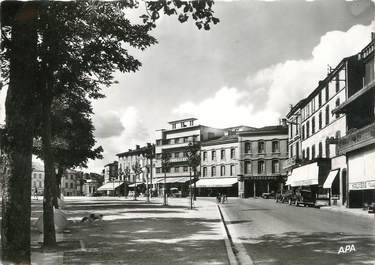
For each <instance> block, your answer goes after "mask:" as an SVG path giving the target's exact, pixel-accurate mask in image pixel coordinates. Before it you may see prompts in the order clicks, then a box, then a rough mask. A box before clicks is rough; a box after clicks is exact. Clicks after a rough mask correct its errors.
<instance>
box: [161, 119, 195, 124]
mask: <svg viewBox="0 0 375 265" xmlns="http://www.w3.org/2000/svg"><path fill="white" fill-rule="evenodd" d="M196 120H197V119H196V118H186V119H181V120H175V121H170V122H168V123H169V124H173V123H177V122H183V121H196Z"/></svg>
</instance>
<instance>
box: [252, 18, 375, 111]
mask: <svg viewBox="0 0 375 265" xmlns="http://www.w3.org/2000/svg"><path fill="white" fill-rule="evenodd" d="M374 26H375V23H374V22H373V23H372V24H371V25H368V26H364V25H356V26H353V27H351V28H350V29H349V30H348V31H346V32H343V31H330V32H327V33H326V34H325V35H323V36H322V37H321V38H320V42H319V44H318V45H317V46H316V47H315V48H314V49H313V50H312V53H311V57H310V58H308V59H306V60H287V61H285V62H282V63H278V64H276V65H272V66H270V67H268V68H265V69H262V70H260V71H258V72H257V73H256V74H255V75H253V76H249V77H248V78H247V83H248V84H249V87H250V88H251V89H252V90H254V91H255V92H256V91H257V90H259V89H260V88H261V89H262V92H265V94H264V95H263V99H264V101H263V100H262V101H263V102H264V104H263V106H262V107H263V108H264V109H268V110H272V111H275V112H278V113H280V114H281V113H285V112H287V110H288V106H289V104H296V103H297V102H298V101H299V100H300V99H302V98H303V97H306V96H307V95H308V94H309V93H310V92H312V91H313V90H314V89H315V88H316V87H317V85H318V82H319V80H322V79H324V78H325V77H326V75H327V67H328V65H330V66H331V67H336V66H337V64H338V63H339V62H340V61H341V60H342V59H343V58H344V57H348V56H351V55H354V54H356V53H358V52H359V51H360V50H361V49H363V48H364V47H365V45H366V44H368V43H369V41H370V34H371V31H373V30H374Z"/></svg>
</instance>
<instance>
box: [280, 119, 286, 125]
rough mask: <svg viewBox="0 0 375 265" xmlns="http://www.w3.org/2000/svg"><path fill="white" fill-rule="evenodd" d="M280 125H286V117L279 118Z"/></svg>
mask: <svg viewBox="0 0 375 265" xmlns="http://www.w3.org/2000/svg"><path fill="white" fill-rule="evenodd" d="M280 125H281V126H283V127H286V126H287V125H286V119H285V118H283V119H280Z"/></svg>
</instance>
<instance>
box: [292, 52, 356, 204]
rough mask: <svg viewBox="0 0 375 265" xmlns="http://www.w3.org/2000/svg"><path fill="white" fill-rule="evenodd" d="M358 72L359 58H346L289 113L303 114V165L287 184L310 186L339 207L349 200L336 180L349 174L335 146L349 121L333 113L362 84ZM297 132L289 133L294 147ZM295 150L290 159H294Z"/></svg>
mask: <svg viewBox="0 0 375 265" xmlns="http://www.w3.org/2000/svg"><path fill="white" fill-rule="evenodd" d="M359 68H360V63H359V62H358V59H357V56H351V57H348V58H344V59H343V60H342V61H341V62H340V63H339V64H338V65H337V67H336V68H335V69H330V71H329V73H328V75H327V77H326V78H325V79H324V80H322V81H320V82H319V85H318V87H317V88H316V89H315V90H314V91H313V92H312V93H310V94H309V95H308V96H307V97H306V98H305V99H304V100H303V101H301V102H300V103H299V104H297V107H296V108H295V109H293V113H290V114H297V117H298V115H299V113H300V117H301V118H300V120H297V124H296V126H295V127H294V128H299V130H300V131H299V135H298V137H300V138H301V145H300V146H301V149H302V161H300V163H294V165H292V166H294V168H293V171H292V173H291V175H290V176H289V178H288V181H287V184H288V185H291V186H292V187H302V186H305V187H307V186H308V187H310V189H311V191H312V192H313V193H314V194H322V196H320V197H321V198H323V197H324V196H326V195H327V196H326V197H328V194H329V195H331V199H333V200H334V202H335V203H336V202H337V203H338V204H343V203H344V202H345V200H346V194H345V188H344V186H345V182H342V181H341V180H342V178H336V176H337V175H338V173H339V172H340V174H341V175H342V174H345V172H346V159H345V156H341V155H339V154H338V151H337V146H336V143H337V139H338V138H340V137H341V136H343V135H345V134H346V117H345V115H342V114H339V113H332V110H333V109H335V108H336V107H338V106H339V105H340V104H341V103H342V102H344V101H345V100H346V95H347V91H348V88H349V87H351V88H353V89H354V87H358V85H359V84H360V78H359V77H360V75H359ZM289 127H290V128H291V129H292V128H293V126H291V125H290V126H289ZM294 132H295V131H293V130H292V131H290V132H289V134H290V135H291V136H290V139H289V141H290V142H291V143H293V141H294V140H295V136H297V135H295V134H294ZM297 139H299V138H297ZM298 141H299V140H298ZM298 141H297V142H298ZM293 150H294V149H292V151H291V153H290V155H289V156H290V158H292V157H293V156H294V153H293ZM289 162H290V161H289ZM292 164H293V163H292ZM328 191H329V192H328Z"/></svg>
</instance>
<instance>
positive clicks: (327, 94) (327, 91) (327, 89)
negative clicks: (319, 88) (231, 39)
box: [326, 85, 329, 102]
mask: <svg viewBox="0 0 375 265" xmlns="http://www.w3.org/2000/svg"><path fill="white" fill-rule="evenodd" d="M328 100H329V87H328V85H327V86H326V102H328Z"/></svg>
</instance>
